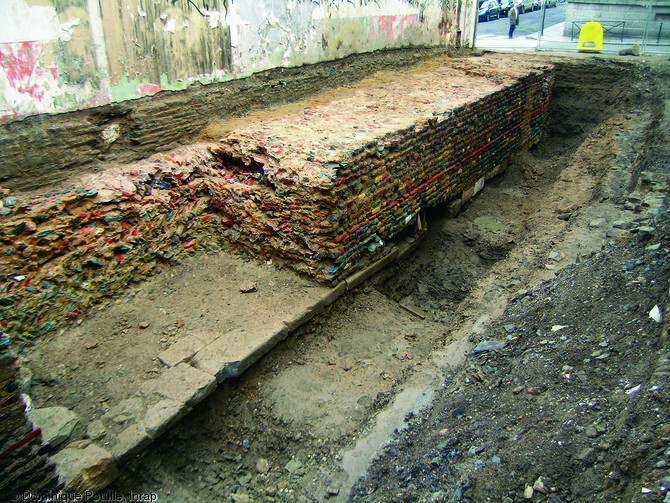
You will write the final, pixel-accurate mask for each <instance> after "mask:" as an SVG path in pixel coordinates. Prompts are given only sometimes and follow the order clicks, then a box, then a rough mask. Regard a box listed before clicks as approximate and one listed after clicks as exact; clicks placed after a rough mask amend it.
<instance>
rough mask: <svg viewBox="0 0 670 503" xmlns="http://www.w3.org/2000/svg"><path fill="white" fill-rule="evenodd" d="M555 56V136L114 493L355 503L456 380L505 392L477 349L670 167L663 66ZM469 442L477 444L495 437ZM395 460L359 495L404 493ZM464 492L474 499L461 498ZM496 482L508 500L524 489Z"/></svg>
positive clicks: (156, 449)
mask: <svg viewBox="0 0 670 503" xmlns="http://www.w3.org/2000/svg"><path fill="white" fill-rule="evenodd" d="M555 63H556V73H555V82H554V89H553V94H552V101H551V106H550V108H549V112H548V122H547V127H546V130H545V135H544V138H543V139H542V141H541V142H540V143H539V144H538V145H537V146H535V147H534V148H533V149H532V150H531V151H529V152H526V153H523V154H521V155H519V156H517V157H516V158H515V160H514V162H513V163H512V165H511V166H509V167H508V169H507V170H506V172H505V173H503V174H502V175H500V176H498V177H497V178H495V179H493V180H490V181H489V182H488V183H487V185H486V187H485V188H484V190H483V191H482V192H481V193H480V194H479V195H478V196H477V197H476V198H474V199H473V200H471V201H470V202H469V203H468V204H466V205H465V206H463V207H462V208H460V211H458V213H457V214H455V207H454V205H453V204H446V205H440V206H438V207H436V208H434V209H433V210H431V211H430V212H429V213H428V214H427V215H426V217H427V222H428V224H427V226H428V232H427V233H426V235H425V237H424V239H423V241H422V242H421V244H420V246H419V247H418V248H417V249H416V250H415V252H414V253H412V254H411V255H409V256H406V257H405V258H403V259H402V260H401V261H399V262H396V263H394V264H391V265H390V266H388V267H386V268H385V269H384V270H382V271H381V272H379V273H378V274H376V275H375V276H374V277H373V278H371V279H370V280H368V281H367V282H366V283H364V284H363V285H361V286H360V287H358V288H357V289H355V290H353V291H351V292H348V293H346V294H345V295H344V296H342V297H341V298H340V299H339V300H337V301H336V302H335V303H334V304H332V305H331V306H329V307H328V308H327V309H326V310H325V312H323V313H322V314H320V315H318V316H317V317H315V318H314V319H312V321H310V322H309V323H307V324H306V325H304V326H302V327H300V328H298V329H297V330H295V331H294V332H293V333H292V334H291V335H290V336H289V337H288V338H287V339H286V340H284V341H283V342H281V343H280V344H279V345H278V346H277V347H275V349H274V350H273V351H272V352H271V353H270V354H268V355H267V356H265V357H264V358H263V359H261V360H260V361H259V362H258V363H257V364H256V365H254V366H253V367H251V368H250V369H248V370H247V371H246V372H245V374H244V375H243V376H242V377H239V378H235V379H231V380H228V381H225V382H224V383H223V384H221V385H220V386H219V388H218V389H217V390H216V391H215V392H214V393H213V394H212V395H211V396H210V397H209V398H207V399H206V400H205V401H204V402H203V403H201V404H200V405H198V406H197V407H196V408H195V410H193V411H192V412H191V413H190V414H189V415H188V416H186V418H184V419H183V420H182V421H181V422H180V423H179V424H178V425H176V426H175V427H173V428H172V429H171V430H170V431H168V432H167V433H165V434H164V435H163V436H162V437H161V438H160V439H159V440H158V441H157V442H155V444H154V445H152V446H151V447H149V448H148V449H147V450H146V451H144V452H142V453H141V454H140V455H138V456H137V458H136V459H133V460H132V461H130V462H128V463H127V464H126V466H125V467H124V470H123V473H122V475H121V477H120V478H119V479H118V480H117V481H116V482H115V483H114V484H113V486H111V487H112V488H113V490H115V491H119V492H122V493H127V492H128V491H133V492H153V493H156V494H158V496H159V499H160V500H161V501H205V500H211V499H213V498H214V499H216V498H224V499H225V498H228V499H229V500H231V501H252V500H253V501H322V500H324V499H327V498H337V499H338V500H341V501H348V500H349V499H350V498H351V496H350V491H351V489H352V487H353V485H354V483H355V482H356V480H357V479H358V478H359V477H361V476H363V475H364V474H365V472H366V470H367V469H368V468H369V467H370V464H371V463H374V459H375V458H376V457H377V456H378V455H380V453H381V452H382V449H383V447H384V445H386V444H387V442H388V441H390V440H391V438H392V437H393V435H394V433H398V432H400V433H398V435H397V436H398V438H400V439H402V438H403V437H402V430H403V428H404V427H405V426H406V425H407V424H408V422H409V423H411V422H412V421H411V419H412V418H413V417H415V416H417V415H419V414H420V413H421V411H424V412H425V411H426V410H430V409H431V407H432V406H433V403H434V396H435V394H436V393H439V392H441V390H443V389H444V388H445V387H447V386H448V385H449V383H450V382H453V381H452V379H455V378H454V376H455V375H460V376H461V378H462V381H461V387H463V386H466V385H472V386H476V385H477V384H480V383H484V384H487V385H490V384H489V382H490V379H489V373H490V372H491V371H490V370H489V369H487V368H486V367H482V366H481V365H474V364H472V362H471V361H470V360H469V359H468V358H469V356H468V355H470V352H471V349H472V346H473V345H474V343H476V342H480V341H485V340H486V339H487V338H488V336H487V334H488V332H489V331H490V327H491V324H492V323H493V322H494V321H495V320H497V319H498V318H500V316H502V315H503V313H504V312H505V309H506V308H507V307H508V306H509V304H510V302H511V301H512V300H515V301H516V300H518V299H523V298H526V297H527V296H529V295H530V296H531V297H532V293H530V294H529V292H533V290H534V289H536V288H538V285H544V284H549V283H550V282H551V281H553V280H554V278H556V276H557V275H558V274H560V273H561V271H562V270H563V269H565V268H570V267H573V266H574V265H575V264H579V263H583V262H585V261H587V260H588V259H589V258H590V257H592V256H593V255H594V254H595V253H597V252H598V251H599V250H600V249H601V247H603V243H605V241H606V240H607V239H608V238H613V237H615V236H616V235H618V234H621V233H624V232H625V231H623V230H622V228H626V227H628V228H630V226H633V223H632V222H633V221H634V219H635V218H636V216H638V215H639V208H638V209H636V208H635V204H633V207H631V203H630V201H629V199H628V194H629V193H630V192H631V191H632V190H633V189H634V188H635V187H636V184H637V182H638V178H639V175H640V172H642V171H643V170H645V169H650V168H651V167H653V166H655V162H654V159H650V158H649V157H647V156H646V152H647V149H648V147H653V146H654V145H656V144H657V143H655V142H657V140H655V139H654V138H655V136H654V135H657V136H658V131H657V129H656V128H658V127H659V126H658V121H659V115H658V112H659V111H660V110H662V106H663V101H662V99H661V98H660V97H659V93H662V92H665V90H664V89H661V90H660V91H659V89H658V88H656V87H655V86H656V82H657V81H656V80H655V79H656V77H654V75H659V73H658V71H657V70H655V71H650V70H649V69H648V68H644V67H642V66H636V65H632V64H622V63H620V62H614V63H612V62H607V61H599V60H596V61H586V60H558V61H556V62H555ZM660 74H662V71H661V72H660ZM660 137H663V134H662V133H661V134H660ZM656 164H657V163H656ZM647 176H648V175H647ZM615 222H616V225H615V226H614V227H613V225H612V224H613V223H615ZM403 238H404V236H401V238H400V239H403ZM207 260H208V261H209V263H210V264H211V263H213V261H215V260H216V259H215V258H214V257H211V256H210V257H207ZM196 269H197V265H189V263H184V264H182V266H180V269H178V270H177V269H176V270H175V272H174V274H175V275H176V274H181V275H184V277H186V278H189V277H192V278H194V280H196V281H197V279H195V278H196V274H195V270H196ZM666 279H667V278H666ZM177 283H178V279H175V280H174V284H177ZM660 283H661V282H660V281H659V285H658V288H661V289H662V286H661V285H660ZM665 283H667V281H666V282H665ZM665 283H664V284H665ZM654 288H656V287H654ZM666 291H667V288H666ZM401 306H404V307H405V308H407V309H403V308H401ZM582 316H586V317H588V316H589V315H588V314H586V315H584V314H582ZM556 325H559V323H556ZM512 330H513V329H510V331H512ZM538 330H539V329H538ZM544 330H546V327H545V329H544ZM538 333H539V332H538ZM503 340H504V338H503ZM510 340H511V339H510ZM508 343H509V341H507V342H504V344H508ZM552 347H553V346H552ZM464 365H465V367H464ZM459 369H461V370H460V371H459ZM458 372H460V374H458ZM512 377H513V376H512ZM498 385H500V383H498ZM459 389H460V388H459ZM488 389H491V388H490V387H489V388H488ZM471 393H477V389H476V387H473V388H472V390H471ZM510 395H511V392H510ZM467 396H468V395H467V394H465V395H464V398H462V400H463V401H462V402H458V403H455V404H451V409H449V410H448V417H449V418H451V419H450V420H454V421H455V420H458V419H459V418H463V417H469V416H468V414H471V413H472V411H471V408H470V405H469V403H468V398H467ZM505 400H507V398H501V403H505ZM445 410H447V409H445ZM482 428H483V427H482ZM448 429H449V428H446V429H445V430H444V431H446V432H447V433H443V435H444V436H445V439H446V440H445V441H446V442H451V444H448V445H456V444H455V443H458V441H459V440H453V439H452V438H451V436H453V435H457V432H458V431H459V430H458V429H457V428H455V427H454V429H453V432H454V433H453V435H451V436H450V434H449V432H448V431H447V430H448ZM469 435H471V436H470V437H468V439H469V441H471V443H472V445H479V444H481V445H484V444H486V442H489V441H490V439H486V438H479V439H478V438H472V435H473V434H472V433H469ZM415 442H418V441H417V440H415ZM435 442H436V443H440V442H438V440H436V441H435ZM411 445H412V444H411V443H410V444H408V446H411ZM486 445H488V444H486ZM407 448H409V447H407ZM475 451H476V449H475ZM475 451H473V452H475ZM385 452H386V455H385V458H384V459H385V460H386V461H385V462H387V464H386V465H380V466H382V467H383V466H386V468H383V469H381V471H378V472H377V474H376V475H375V477H376V479H372V482H370V485H368V486H362V487H359V488H358V491H359V492H358V493H357V494H358V496H357V498H360V499H365V498H368V500H370V501H395V500H398V501H400V500H404V496H403V497H402V498H401V497H400V496H398V495H395V496H393V495H391V494H390V493H384V494H381V493H376V492H375V491H376V490H377V489H376V488H377V487H381V486H382V485H383V484H382V482H380V481H381V480H383V478H384V477H385V476H387V475H388V474H389V473H390V472H389V470H390V471H393V469H392V466H393V456H394V455H396V456H398V457H399V456H400V455H399V454H398V453H397V452H396V451H393V450H391V451H389V449H388V448H387V449H386V450H385ZM393 452H396V454H393ZM453 452H457V449H454V450H453ZM417 456H420V455H419V454H417ZM454 456H456V454H454ZM495 458H496V456H494V457H493V459H495ZM420 462H421V461H420V460H419V459H418V458H417V463H420ZM429 464H430V463H429ZM373 466H374V464H373ZM422 466H423V465H422ZM480 468H481V467H480ZM474 470H475V471H476V468H474ZM509 470H511V471H513V469H512V468H509ZM397 473H403V469H402V467H400V466H398V471H397ZM404 473H408V472H404ZM413 473H414V472H413ZM459 473H460V472H459ZM443 475H444V477H442V479H441V480H442V482H439V481H438V482H436V484H438V485H439V484H440V483H441V484H442V486H440V488H441V489H440V493H441V494H442V496H443V497H444V498H447V499H445V500H444V501H450V500H449V499H448V498H450V497H451V498H455V499H460V498H461V497H462V495H463V489H462V488H463V487H465V489H466V490H467V489H468V488H469V487H471V485H472V482H471V481H470V482H468V484H469V485H466V484H465V483H463V480H462V477H461V475H454V474H453V473H450V472H448V471H447V472H444V474H443ZM501 476H502V475H501ZM445 477H446V478H445ZM459 477H461V478H459ZM406 478H407V480H405V479H403V482H402V484H405V485H404V486H403V487H406V486H407V487H410V486H408V484H409V483H410V482H408V480H410V481H411V480H412V477H411V475H408V476H407V477H406ZM375 480H376V482H375ZM416 480H418V479H416ZM416 480H415V482H416ZM436 480H437V479H436ZM530 482H531V485H532V481H530ZM398 484H400V486H402V484H401V483H400V482H399V483H398ZM417 485H418V486H419V487H421V486H420V483H419V482H416V483H414V489H416V488H417ZM500 485H504V484H502V483H501V484H500ZM493 486H495V484H493V485H491V484H489V487H493ZM436 487H437V486H436ZM454 487H457V488H458V490H459V491H461V492H460V496H458V495H456V493H453V494H452V493H449V491H451V490H455V489H454ZM522 487H523V485H522ZM446 488H450V489H449V490H447V489H446ZM411 489H412V487H410V493H411ZM490 490H491V491H493V492H491V493H490V495H491V496H494V497H498V498H501V499H502V498H503V497H508V495H510V494H513V492H514V490H513V489H508V488H507V489H505V490H504V491H503V492H500V493H496V492H494V491H495V488H492V489H490ZM425 491H426V492H425V493H419V494H418V495H417V494H416V493H413V494H414V495H413V496H412V495H411V494H410V496H408V498H409V500H417V499H418V500H421V501H429V500H430V499H429V496H428V495H429V494H432V493H435V492H437V489H430V490H428V489H426V490H425ZM568 492H569V491H568ZM366 494H367V496H365V495H366ZM403 494H405V493H403ZM407 494H409V493H407ZM519 497H522V495H521V493H519ZM394 498H396V499H394ZM514 500H515V499H514V498H512V501H514ZM578 500H579V499H576V501H578ZM436 501H441V500H436ZM477 501H479V500H477Z"/></svg>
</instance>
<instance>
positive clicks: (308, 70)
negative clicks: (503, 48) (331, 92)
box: [0, 49, 443, 190]
mask: <svg viewBox="0 0 670 503" xmlns="http://www.w3.org/2000/svg"><path fill="white" fill-rule="evenodd" d="M442 52H443V49H403V50H395V51H376V52H374V53H370V54H361V55H352V56H349V57H346V58H343V59H341V60H338V61H331V62H324V63H317V64H313V65H305V66H303V67H300V68H278V69H274V70H267V71H264V72H259V73H257V74H255V75H253V76H250V77H247V78H243V79H242V78H240V79H237V80H234V81H230V82H224V83H212V84H208V85H201V84H197V83H196V84H193V85H192V86H190V87H189V88H188V89H185V90H181V91H163V92H160V93H158V94H156V95H154V96H151V97H144V98H138V99H135V100H127V101H124V102H122V103H113V104H108V105H102V106H97V107H92V108H88V109H86V110H80V111H73V112H68V113H61V114H57V115H48V114H42V115H34V116H30V117H27V118H25V119H23V120H21V121H14V122H10V123H5V124H0V184H1V185H2V186H4V187H6V188H11V189H18V190H31V189H34V188H36V187H41V186H46V185H53V184H60V183H62V182H63V181H64V180H67V179H68V178H69V177H72V176H81V175H82V174H84V173H90V172H96V171H101V170H104V169H105V168H106V166H109V165H110V164H112V163H129V162H132V161H136V160H139V159H144V158H146V157H149V156H150V155H152V154H153V153H155V152H165V151H170V150H171V149H174V148H176V147H177V146H178V145H180V144H187V143H191V142H193V141H195V140H196V139H197V138H198V137H199V136H200V135H202V133H203V131H204V130H205V129H206V127H207V125H208V124H210V123H213V122H214V123H215V122H218V121H221V120H228V119H232V118H236V117H240V116H244V115H246V114H249V113H251V112H253V111H255V110H258V109H262V108H266V107H269V106H272V105H276V104H278V103H286V102H292V101H298V100H300V99H303V98H305V97H307V96H310V95H313V94H315V93H318V92H321V91H323V90H324V89H326V88H330V87H335V86H342V85H350V84H352V83H355V82H357V81H358V80H360V79H361V78H364V77H366V76H369V75H370V74H372V73H373V72H376V71H381V70H399V69H401V68H406V67H407V66H408V65H412V64H416V63H418V62H420V61H421V60H424V59H427V58H429V57H434V56H435V55H437V54H440V53H442Z"/></svg>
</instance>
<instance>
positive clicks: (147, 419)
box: [144, 399, 190, 438]
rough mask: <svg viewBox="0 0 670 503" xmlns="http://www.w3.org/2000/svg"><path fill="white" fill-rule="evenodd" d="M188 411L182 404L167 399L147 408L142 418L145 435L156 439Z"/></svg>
mask: <svg viewBox="0 0 670 503" xmlns="http://www.w3.org/2000/svg"><path fill="white" fill-rule="evenodd" d="M189 410H190V409H189V408H188V407H186V406H185V405H184V404H183V403H182V402H176V401H174V400H169V399H166V400H161V401H160V402H158V403H157V404H156V405H154V406H153V407H151V408H149V410H148V411H147V413H146V415H145V416H144V427H145V429H146V431H147V435H149V436H150V437H151V438H156V437H157V436H159V435H160V434H161V433H163V432H164V431H165V430H167V429H168V428H169V427H170V426H171V425H172V424H174V423H175V422H176V421H177V420H178V419H179V418H181V417H183V416H184V415H185V414H186V413H187V412H188V411H189Z"/></svg>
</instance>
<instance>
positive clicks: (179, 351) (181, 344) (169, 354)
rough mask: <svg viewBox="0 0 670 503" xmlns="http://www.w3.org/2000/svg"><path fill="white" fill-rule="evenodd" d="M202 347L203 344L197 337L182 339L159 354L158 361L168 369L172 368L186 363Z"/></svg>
mask: <svg viewBox="0 0 670 503" xmlns="http://www.w3.org/2000/svg"><path fill="white" fill-rule="evenodd" d="M202 347H203V343H202V342H201V341H200V339H198V338H197V337H193V336H189V337H184V338H183V339H180V340H178V341H177V342H176V343H174V344H173V345H172V346H170V347H169V348H168V349H166V350H165V351H162V352H161V353H159V354H158V359H159V360H160V361H161V362H163V363H164V364H165V365H167V366H168V367H174V366H176V365H179V364H180V363H184V362H188V361H189V360H190V359H191V358H193V355H194V354H196V353H197V352H198V351H199V350H200V349H201V348H202Z"/></svg>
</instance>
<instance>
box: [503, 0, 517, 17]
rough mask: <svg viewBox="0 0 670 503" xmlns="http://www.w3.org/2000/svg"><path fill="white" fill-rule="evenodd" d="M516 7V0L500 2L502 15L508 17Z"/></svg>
mask: <svg viewBox="0 0 670 503" xmlns="http://www.w3.org/2000/svg"><path fill="white" fill-rule="evenodd" d="M512 5H514V0H501V2H500V15H501V16H506V15H507V13H508V12H509V10H510V9H511V8H512Z"/></svg>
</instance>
